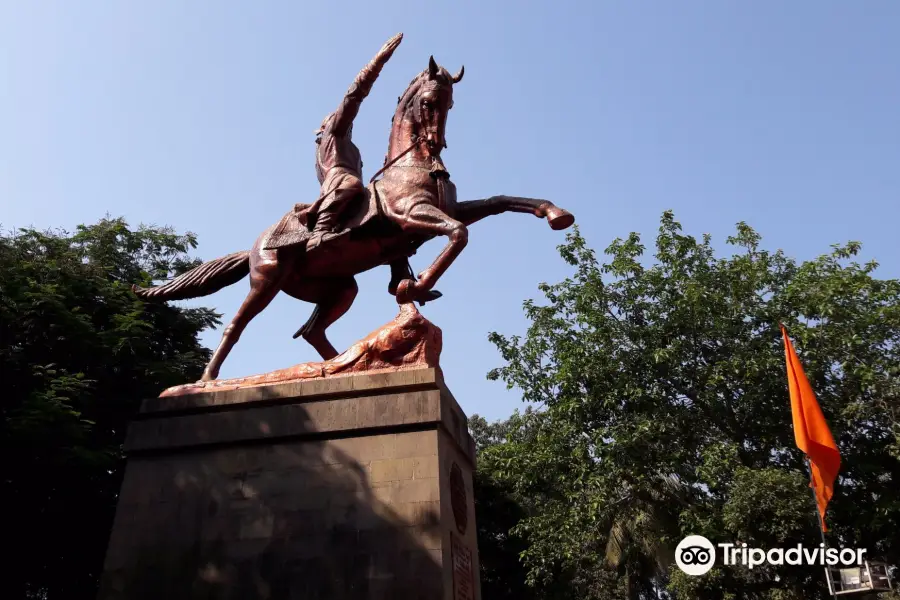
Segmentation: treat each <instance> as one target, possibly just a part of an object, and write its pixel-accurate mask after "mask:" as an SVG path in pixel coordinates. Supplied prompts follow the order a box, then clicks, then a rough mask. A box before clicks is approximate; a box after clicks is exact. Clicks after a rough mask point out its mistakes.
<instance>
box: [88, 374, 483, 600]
mask: <svg viewBox="0 0 900 600" xmlns="http://www.w3.org/2000/svg"><path fill="white" fill-rule="evenodd" d="M126 450H127V452H128V454H129V459H128V463H127V466H126V472H125V477H124V480H123V485H122V490H121V494H120V498H119V505H118V508H117V513H116V518H115V523H114V526H113V531H112V534H111V536H110V541H109V548H108V551H107V557H106V563H105V567H104V569H105V572H104V575H103V579H102V585H101V591H100V595H99V599H100V600H113V599H128V600H144V599H147V600H149V599H150V598H153V599H154V600H155V599H158V598H167V599H172V600H181V599H184V600H188V599H191V600H193V599H200V598H203V599H204V600H230V599H231V598H235V599H236V598H240V599H242V600H245V599H254V598H259V599H263V598H266V599H268V600H280V599H285V600H287V599H291V600H293V599H298V598H299V599H318V598H322V599H325V598H327V599H329V600H341V599H344V598H347V599H350V598H353V599H354V600H375V599H379V598H390V599H391V600H409V599H418V598H422V599H426V598H427V599H429V600H480V589H479V586H478V578H477V574H478V552H477V547H476V544H475V523H474V520H475V517H474V504H473V499H472V480H471V477H472V470H473V468H474V444H473V443H472V440H471V437H470V436H469V434H468V431H467V428H466V417H465V415H464V414H463V413H462V411H461V410H460V409H459V406H458V405H457V404H456V401H455V400H454V399H453V396H452V395H451V394H450V392H449V391H448V390H447V388H446V387H445V386H444V384H443V382H442V381H441V378H440V374H439V372H438V371H437V370H435V369H418V370H410V371H403V372H398V373H379V374H371V375H365V374H363V375H355V376H347V377H337V378H333V379H324V380H322V379H320V380H309V381H302V382H293V383H285V384H279V385H271V386H267V387H257V388H247V389H234V390H228V391H215V392H210V393H205V394H194V395H182V396H170V397H164V398H154V399H152V400H147V401H145V402H144V403H143V406H142V409H141V414H140V415H139V417H138V418H137V419H136V420H135V422H134V423H133V424H132V426H131V428H130V430H129V435H128V439H127V441H126Z"/></svg>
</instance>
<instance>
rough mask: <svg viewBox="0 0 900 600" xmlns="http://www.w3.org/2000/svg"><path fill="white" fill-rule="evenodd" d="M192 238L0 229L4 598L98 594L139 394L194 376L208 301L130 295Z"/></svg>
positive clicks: (115, 225)
mask: <svg viewBox="0 0 900 600" xmlns="http://www.w3.org/2000/svg"><path fill="white" fill-rule="evenodd" d="M195 246H196V240H195V238H194V236H193V235H190V234H188V235H177V234H175V233H174V232H173V231H172V230H170V229H167V228H166V229H160V228H147V227H142V228H140V229H137V230H132V229H129V227H128V226H127V224H126V223H125V222H124V221H122V220H120V219H119V220H109V219H106V220H103V221H101V222H99V223H97V224H95V225H92V226H81V227H79V228H78V229H77V231H76V233H74V234H72V235H70V234H67V233H64V232H40V231H36V230H33V229H23V230H20V231H18V232H16V233H11V234H7V235H4V236H3V237H0V385H2V393H0V399H2V400H0V415H2V421H0V440H2V448H3V452H2V458H0V473H2V483H0V485H2V491H0V495H2V498H3V507H4V515H5V516H6V520H7V524H6V526H5V528H4V535H3V540H4V542H5V545H6V547H7V549H8V550H9V551H8V552H6V553H5V554H4V569H3V571H4V574H5V575H4V581H3V582H2V584H0V589H2V596H3V597H4V598H49V599H50V600H55V599H57V598H66V599H71V598H94V597H95V595H96V584H97V579H98V575H99V573H100V571H101V568H102V563H103V557H104V553H105V550H106V543H107V540H108V536H109V532H110V527H111V524H112V517H113V514H114V510H115V502H116V494H117V493H118V489H119V483H120V479H121V472H120V471H121V465H122V460H121V459H122V453H121V444H122V441H123V439H124V436H125V430H126V426H127V423H128V421H129V420H130V419H131V418H132V417H133V416H134V415H135V413H136V411H137V408H138V405H139V402H140V400H141V399H143V398H146V397H152V396H155V395H157V394H158V393H159V392H160V390H162V389H164V388H165V387H168V386H171V385H174V384H179V383H184V382H186V381H192V380H195V379H197V378H198V377H199V375H200V373H201V372H202V370H203V366H204V364H205V363H206V361H207V360H208V358H209V351H208V350H207V349H206V348H204V347H202V346H201V345H200V343H199V341H198V334H199V333H200V332H201V331H203V330H204V329H206V328H208V327H212V326H214V325H216V324H217V323H218V315H216V314H215V313H213V312H212V311H211V310H209V309H205V308H180V307H176V306H168V305H155V304H146V303H144V302H142V301H141V300H139V299H138V298H136V297H135V296H134V295H133V294H132V293H131V291H130V287H131V284H132V283H148V284H149V283H150V281H151V280H152V279H164V278H167V277H170V276H174V275H176V274H179V273H181V272H183V271H185V270H187V269H189V268H192V267H193V266H196V265H197V264H198V261H196V260H193V259H191V258H190V257H189V256H188V254H187V253H188V252H189V251H190V250H191V249H192V248H194V247H195Z"/></svg>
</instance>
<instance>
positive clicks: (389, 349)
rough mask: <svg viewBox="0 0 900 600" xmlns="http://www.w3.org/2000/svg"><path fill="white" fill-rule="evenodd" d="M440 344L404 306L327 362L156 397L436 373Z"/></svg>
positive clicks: (434, 330) (428, 325) (432, 329)
mask: <svg viewBox="0 0 900 600" xmlns="http://www.w3.org/2000/svg"><path fill="white" fill-rule="evenodd" d="M442 341H443V339H442V334H441V330H440V328H439V327H437V326H436V325H434V324H433V323H432V322H431V321H429V320H428V319H426V318H425V317H423V316H422V314H421V313H420V312H419V311H418V309H416V307H415V305H414V304H412V303H407V304H402V305H400V313H399V314H398V315H397V316H396V317H395V318H394V320H392V321H391V322H390V323H387V324H386V325H384V326H382V327H380V328H378V329H376V330H375V331H373V332H372V333H370V334H369V335H368V336H366V337H365V338H363V339H361V340H360V341H358V342H356V343H355V344H353V345H352V346H350V348H348V349H347V350H346V351H344V352H343V353H341V354H339V355H338V356H336V357H334V358H332V359H331V360H326V361H322V362H307V363H301V364H299V365H294V366H293V367H288V368H286V369H279V370H277V371H272V372H270V373H263V374H260V375H250V376H247V377H237V378H233V379H216V380H213V381H206V382H204V381H198V382H197V383H189V384H185V385H178V386H175V387H171V388H169V389H167V390H165V391H164V392H163V393H161V394H160V395H159V397H160V398H163V397H168V396H183V395H187V394H199V393H205V392H219V391H226V390H234V389H240V388H247V387H259V386H265V385H271V384H275V383H288V382H291V381H298V380H305V379H323V378H326V377H338V376H342V375H354V374H357V373H363V372H366V373H372V372H379V371H401V370H406V369H418V368H425V367H432V368H435V369H440V365H439V359H440V355H441V347H442Z"/></svg>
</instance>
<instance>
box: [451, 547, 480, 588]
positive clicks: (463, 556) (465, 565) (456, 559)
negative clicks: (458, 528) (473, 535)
mask: <svg viewBox="0 0 900 600" xmlns="http://www.w3.org/2000/svg"><path fill="white" fill-rule="evenodd" d="M450 553H451V555H452V560H453V600H475V578H474V574H473V573H472V551H471V550H469V548H468V547H467V546H466V545H465V542H463V541H462V540H461V539H459V537H457V535H456V534H455V533H453V532H452V531H451V532H450Z"/></svg>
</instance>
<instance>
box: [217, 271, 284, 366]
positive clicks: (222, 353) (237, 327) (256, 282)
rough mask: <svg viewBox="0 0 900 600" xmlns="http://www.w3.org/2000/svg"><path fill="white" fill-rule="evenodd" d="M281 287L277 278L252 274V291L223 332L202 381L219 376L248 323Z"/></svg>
mask: <svg viewBox="0 0 900 600" xmlns="http://www.w3.org/2000/svg"><path fill="white" fill-rule="evenodd" d="M279 289H280V286H279V281H278V279H277V278H268V277H263V276H260V275H256V276H254V275H253V274H251V278H250V293H249V294H247V297H246V298H244V302H243V304H241V307H240V308H239V309H238V311H237V314H235V315H234V318H233V319H232V320H231V323H230V324H229V325H228V327H226V328H225V331H224V332H223V333H222V341H221V342H219V347H218V348H216V351H215V352H214V353H213V356H212V360H210V361H209V364H208V365H207V366H206V369H205V370H204V371H203V378H202V379H201V381H212V380H213V379H216V378H217V377H218V376H219V369H220V368H221V367H222V363H223V362H225V357H226V356H228V353H229V352H231V349H232V348H233V347H234V345H235V344H236V343H237V341H238V339H240V337H241V334H242V333H243V332H244V329H245V328H246V327H247V324H248V323H249V322H250V321H251V320H253V317H255V316H256V315H258V314H259V313H260V312H262V311H263V309H265V308H266V307H267V306H268V305H269V303H270V302H272V299H273V298H274V297H275V296H277V295H278V291H279Z"/></svg>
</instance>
